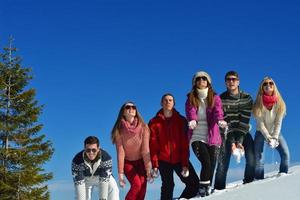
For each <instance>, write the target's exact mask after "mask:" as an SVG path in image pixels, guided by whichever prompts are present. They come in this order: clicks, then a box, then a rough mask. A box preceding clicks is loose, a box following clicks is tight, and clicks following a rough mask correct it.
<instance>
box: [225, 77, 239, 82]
mask: <svg viewBox="0 0 300 200" xmlns="http://www.w3.org/2000/svg"><path fill="white" fill-rule="evenodd" d="M237 80H239V79H238V78H226V81H228V82H229V81H237Z"/></svg>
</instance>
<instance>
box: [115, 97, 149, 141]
mask: <svg viewBox="0 0 300 200" xmlns="http://www.w3.org/2000/svg"><path fill="white" fill-rule="evenodd" d="M129 103H131V104H133V105H135V104H134V103H133V102H131V101H128V102H126V103H124V104H123V105H122V106H121V108H120V111H119V114H118V118H117V120H116V122H115V124H114V126H113V129H112V131H111V141H112V143H113V144H115V143H116V140H117V138H118V137H119V136H120V129H121V120H122V119H125V117H124V110H125V106H126V105H127V104H129ZM135 118H137V120H138V123H139V124H140V123H141V124H142V128H143V130H144V129H148V126H147V124H145V122H144V120H143V118H142V116H141V114H140V113H139V112H138V109H137V107H136V116H135Z"/></svg>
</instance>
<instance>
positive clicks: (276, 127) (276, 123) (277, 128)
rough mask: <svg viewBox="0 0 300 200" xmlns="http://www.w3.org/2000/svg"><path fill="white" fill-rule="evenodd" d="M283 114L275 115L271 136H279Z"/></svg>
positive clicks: (276, 137)
mask: <svg viewBox="0 0 300 200" xmlns="http://www.w3.org/2000/svg"><path fill="white" fill-rule="evenodd" d="M282 120H283V115H278V114H277V115H276V117H275V121H274V129H273V132H272V137H273V138H275V139H277V140H278V138H279V134H280V132H281V125H282Z"/></svg>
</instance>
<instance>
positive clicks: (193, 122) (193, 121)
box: [188, 120, 197, 130]
mask: <svg viewBox="0 0 300 200" xmlns="http://www.w3.org/2000/svg"><path fill="white" fill-rule="evenodd" d="M188 126H189V128H190V129H192V130H193V129H194V128H196V126H197V121H196V120H191V121H189V124H188Z"/></svg>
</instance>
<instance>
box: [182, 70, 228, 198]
mask: <svg viewBox="0 0 300 200" xmlns="http://www.w3.org/2000/svg"><path fill="white" fill-rule="evenodd" d="M185 110H186V116H187V120H188V125H189V138H190V144H191V145H192V149H193V151H194V153H195V155H196V157H197V158H198V160H199V161H200V162H201V166H202V168H201V173H200V188H199V194H200V196H201V197H204V196H208V195H209V194H210V185H211V183H212V178H213V174H214V170H215V165H216V159H217V155H218V152H219V151H218V150H219V147H220V145H221V143H222V139H221V136H220V132H219V126H220V127H222V128H225V127H226V126H227V123H226V122H225V121H224V120H223V108H222V101H221V99H220V97H219V96H218V95H216V94H215V92H214V90H213V88H212V85H211V78H210V76H209V75H208V74H207V73H206V72H204V71H200V72H197V73H196V74H195V75H194V77H193V80H192V90H191V92H190V93H189V94H188V98H187V101H186V104H185Z"/></svg>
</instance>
